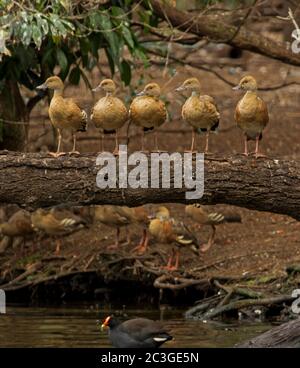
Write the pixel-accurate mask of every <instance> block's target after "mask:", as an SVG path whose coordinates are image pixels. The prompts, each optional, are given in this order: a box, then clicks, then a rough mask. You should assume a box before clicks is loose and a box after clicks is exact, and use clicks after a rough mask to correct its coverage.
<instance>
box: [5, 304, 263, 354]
mask: <svg viewBox="0 0 300 368" xmlns="http://www.w3.org/2000/svg"><path fill="white" fill-rule="evenodd" d="M126 313H127V314H128V316H129V317H130V318H133V317H136V316H139V317H147V318H151V319H156V320H157V319H160V318H161V317H163V320H164V324H165V326H166V328H167V329H168V330H169V331H170V332H171V334H172V335H173V337H174V340H173V341H170V342H168V343H167V344H165V346H166V347H203V348H204V347H205V348H207V347H211V348H213V347H231V346H233V345H234V344H236V343H239V342H242V341H245V340H247V339H249V338H251V337H253V336H256V335H258V334H260V333H262V332H264V331H266V330H267V329H269V328H270V325H269V324H263V323H259V322H257V323H251V324H249V323H245V322H244V323H241V322H237V323H234V324H216V323H206V324H205V323H203V322H198V321H185V320H184V318H183V317H182V313H183V311H181V310H169V309H167V310H164V312H163V313H162V312H161V311H158V310H147V311H145V310H143V311H141V310H126ZM108 314H109V310H103V309H102V310H98V309H97V308H95V306H87V305H81V306H68V307H51V308H36V307H34V308H31V307H30V308H28V307H20V306H11V307H8V308H7V314H6V315H0V337H1V338H0V347H92V348H98V347H110V343H109V341H108V339H107V334H106V333H105V332H101V331H100V329H99V326H98V325H97V323H96V321H97V320H98V319H99V318H101V319H102V318H104V317H105V316H106V315H108Z"/></svg>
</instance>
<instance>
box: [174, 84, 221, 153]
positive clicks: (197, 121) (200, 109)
mask: <svg viewBox="0 0 300 368" xmlns="http://www.w3.org/2000/svg"><path fill="white" fill-rule="evenodd" d="M200 90H201V85H200V82H199V80H198V79H197V78H189V79H187V80H185V81H184V82H183V84H182V85H181V86H179V87H178V88H177V89H176V91H191V93H192V94H191V96H190V97H189V98H188V99H187V100H186V102H185V103H184V105H183V106H182V112H181V114H182V118H183V120H184V121H185V122H187V123H188V124H189V125H191V126H192V128H193V131H192V144H191V149H190V152H194V145H195V137H196V132H197V131H198V132H201V133H204V132H206V145H205V150H204V152H205V153H208V143H209V133H210V132H211V131H215V130H217V128H218V127H219V120H220V113H219V111H218V108H217V105H216V103H215V101H214V99H213V98H212V97H211V96H207V95H200Z"/></svg>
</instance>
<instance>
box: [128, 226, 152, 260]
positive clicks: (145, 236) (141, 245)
mask: <svg viewBox="0 0 300 368" xmlns="http://www.w3.org/2000/svg"><path fill="white" fill-rule="evenodd" d="M148 243H149V236H148V232H147V230H146V229H144V230H143V236H142V239H141V241H140V243H139V245H138V246H137V247H135V248H133V249H132V252H137V253H138V254H144V253H145V252H146V250H147V247H148Z"/></svg>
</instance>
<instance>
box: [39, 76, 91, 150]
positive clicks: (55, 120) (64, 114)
mask: <svg viewBox="0 0 300 368" xmlns="http://www.w3.org/2000/svg"><path fill="white" fill-rule="evenodd" d="M47 88H48V89H52V90H54V94H53V97H52V99H51V102H50V106H49V117H50V120H51V123H52V125H53V126H54V128H55V129H56V130H57V134H58V145H57V151H56V152H55V153H53V152H51V155H52V156H55V157H58V156H60V155H64V154H65V152H60V146H61V139H62V135H61V131H62V130H69V131H71V132H72V136H73V149H72V151H71V152H70V154H79V152H78V151H76V132H77V131H78V132H85V131H86V127H87V114H86V112H85V111H84V110H83V109H81V108H80V107H79V106H78V104H77V103H76V102H75V101H74V100H73V99H72V98H64V97H63V90H64V84H63V82H62V80H61V79H60V78H59V77H57V76H54V77H50V78H48V79H47V80H46V81H45V82H44V83H43V84H41V85H40V86H38V87H37V89H47Z"/></svg>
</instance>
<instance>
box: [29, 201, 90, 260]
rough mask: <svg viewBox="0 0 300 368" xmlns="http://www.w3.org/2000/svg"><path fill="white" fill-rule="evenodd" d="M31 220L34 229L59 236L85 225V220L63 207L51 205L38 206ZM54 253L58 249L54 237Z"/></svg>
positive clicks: (57, 251) (58, 246) (58, 243)
mask: <svg viewBox="0 0 300 368" xmlns="http://www.w3.org/2000/svg"><path fill="white" fill-rule="evenodd" d="M31 222H32V225H33V227H34V229H35V230H36V231H41V232H43V233H45V234H47V235H50V236H54V237H56V238H57V237H59V236H64V235H68V234H70V233H72V232H74V231H76V230H79V229H81V228H83V227H84V226H86V221H85V220H84V219H83V218H82V217H80V216H78V215H76V214H74V212H73V211H71V210H69V209H65V208H59V207H53V208H51V209H50V210H49V209H42V208H39V209H37V210H36V211H35V212H33V213H32V214H31ZM56 241H57V243H56V253H59V251H60V242H59V241H58V239H56Z"/></svg>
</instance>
